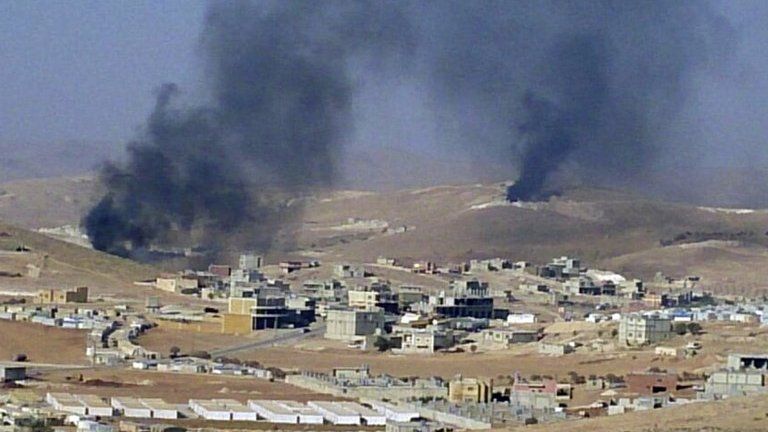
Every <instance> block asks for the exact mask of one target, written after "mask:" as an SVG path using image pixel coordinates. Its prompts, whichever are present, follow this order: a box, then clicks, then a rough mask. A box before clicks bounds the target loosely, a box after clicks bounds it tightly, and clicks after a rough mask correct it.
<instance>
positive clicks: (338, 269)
mask: <svg viewBox="0 0 768 432" xmlns="http://www.w3.org/2000/svg"><path fill="white" fill-rule="evenodd" d="M333 276H334V277H337V278H340V279H347V278H363V277H365V267H363V266H362V265H361V264H336V265H335V266H333Z"/></svg>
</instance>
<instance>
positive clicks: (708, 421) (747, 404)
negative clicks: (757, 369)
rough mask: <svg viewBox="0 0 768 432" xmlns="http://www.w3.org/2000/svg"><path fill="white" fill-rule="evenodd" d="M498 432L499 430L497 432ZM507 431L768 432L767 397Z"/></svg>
mask: <svg viewBox="0 0 768 432" xmlns="http://www.w3.org/2000/svg"><path fill="white" fill-rule="evenodd" d="M500 430H501V429H500ZM506 430H513V431H525V432H556V431H562V430H567V431H569V432H662V431H664V432H726V431H728V432H757V431H765V430H768V396H765V395H763V396H758V397H740V398H733V399H729V400H726V401H718V402H708V403H697V404H695V405H685V406H680V407H675V408H666V409H663V410H654V411H653V412H652V413H651V412H648V411H645V412H642V411H641V412H635V413H628V414H624V415H618V416H611V417H599V418H594V419H584V420H576V421H570V422H568V423H552V424H548V425H534V426H519V427H514V428H510V429H506Z"/></svg>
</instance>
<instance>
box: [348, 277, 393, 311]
mask: <svg viewBox="0 0 768 432" xmlns="http://www.w3.org/2000/svg"><path fill="white" fill-rule="evenodd" d="M347 305H348V306H349V307H350V308H352V309H364V310H371V309H375V308H381V309H383V310H384V312H386V313H391V314H397V313H398V311H399V309H400V305H399V304H398V299H397V294H396V293H393V292H392V290H391V289H390V288H389V285H388V284H376V285H373V286H371V287H364V288H359V289H356V290H350V291H348V292H347Z"/></svg>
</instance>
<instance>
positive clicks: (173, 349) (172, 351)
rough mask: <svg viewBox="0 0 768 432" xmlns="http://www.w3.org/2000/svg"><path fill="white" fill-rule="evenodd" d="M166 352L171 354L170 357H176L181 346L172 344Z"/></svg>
mask: <svg viewBox="0 0 768 432" xmlns="http://www.w3.org/2000/svg"><path fill="white" fill-rule="evenodd" d="M168 352H169V353H170V354H171V358H176V357H178V356H179V354H180V353H181V348H179V347H177V346H175V345H174V346H172V347H171V348H170V349H169V350H168Z"/></svg>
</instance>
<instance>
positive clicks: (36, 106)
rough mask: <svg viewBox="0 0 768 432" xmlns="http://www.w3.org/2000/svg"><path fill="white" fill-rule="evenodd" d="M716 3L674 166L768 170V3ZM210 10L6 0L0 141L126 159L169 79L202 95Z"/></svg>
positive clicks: (172, 4) (179, 4)
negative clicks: (96, 146) (97, 150)
mask: <svg viewBox="0 0 768 432" xmlns="http://www.w3.org/2000/svg"><path fill="white" fill-rule="evenodd" d="M716 5H717V8H718V9H720V10H722V11H723V13H724V15H725V16H726V17H727V19H728V20H729V21H730V24H731V25H732V26H733V28H734V29H735V32H736V35H737V41H738V43H737V45H736V47H735V48H734V53H733V54H734V56H733V58H732V63H731V64H730V65H728V67H726V68H724V69H723V70H722V72H721V73H720V75H719V76H715V77H714V78H712V77H709V78H706V79H703V80H702V81H701V82H697V83H695V84H696V86H697V87H698V89H697V91H696V95H697V96H696V101H695V102H696V103H695V104H693V105H692V108H690V109H689V110H688V112H686V115H687V116H688V119H689V120H690V122H691V124H692V125H695V127H692V128H689V129H688V131H687V132H685V133H686V134H688V135H691V134H692V132H691V130H695V132H694V133H693V134H694V135H696V136H695V139H696V140H697V141H699V142H700V143H701V144H700V147H699V148H698V149H696V150H695V153H698V154H696V155H692V154H679V155H677V157H678V158H679V160H676V161H675V163H684V161H685V160H686V158H687V157H688V156H695V157H696V158H699V159H704V160H705V162H710V163H712V164H719V163H723V162H724V161H725V162H728V163H734V164H764V163H767V162H768V157H766V151H765V144H764V139H765V133H766V130H768V128H766V123H768V121H767V120H766V117H767V116H768V104H766V103H765V100H766V97H768V78H767V77H768V72H767V71H766V69H768V30H766V29H765V27H766V26H765V23H766V22H767V21H766V19H767V18H768V2H766V1H764V0H753V1H720V2H718V3H716ZM205 9H206V2H205V1H195V0H163V1H147V0H131V1H109V0H107V1H84V0H71V1H63V0H60V1H53V0H49V1H35V0H0V145H2V146H3V148H6V149H7V148H13V147H14V146H24V147H25V150H26V152H27V153H29V152H34V151H36V150H37V149H39V151H40V152H41V153H43V152H44V151H45V149H46V148H47V147H48V146H51V145H53V144H52V143H57V144H56V145H60V143H62V142H68V141H83V140H84V141H88V142H97V143H101V144H102V145H103V146H105V147H106V148H107V153H112V154H115V155H117V154H120V153H122V148H123V146H124V144H125V142H126V141H127V140H129V139H130V138H131V137H132V136H135V131H136V129H137V128H138V127H140V126H141V125H142V124H143V123H144V121H145V119H146V117H147V115H148V113H149V112H150V111H151V109H152V105H153V103H154V95H153V91H154V90H155V89H157V88H158V87H159V86H160V85H161V84H162V83H164V82H175V83H178V84H179V86H180V88H181V89H182V91H184V92H187V93H194V92H195V91H196V90H198V89H200V88H202V87H203V86H202V85H200V82H199V81H200V76H201V75H202V72H201V69H202V68H201V65H200V59H199V56H198V53H197V52H196V50H197V49H198V45H199V44H198V38H199V35H200V29H201V26H202V23H203V18H204V14H205ZM404 91H406V92H407V89H406V90H404ZM384 106H385V107H386V104H384ZM377 117H378V115H377ZM409 121H410V120H409ZM405 129H406V130H405V131H404V132H402V133H401V134H399V135H398V134H397V133H393V134H392V137H393V138H392V140H394V139H396V138H397V137H398V136H400V135H404V134H405V135H408V131H407V128H405ZM369 132H370V131H369ZM427 132H428V131H427ZM427 132H424V133H427ZM373 135H376V136H378V132H376V133H373ZM363 138H367V137H365V136H364V137H363ZM379 144H380V145H386V144H387V143H386V142H384V143H379V142H377V145H379Z"/></svg>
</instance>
